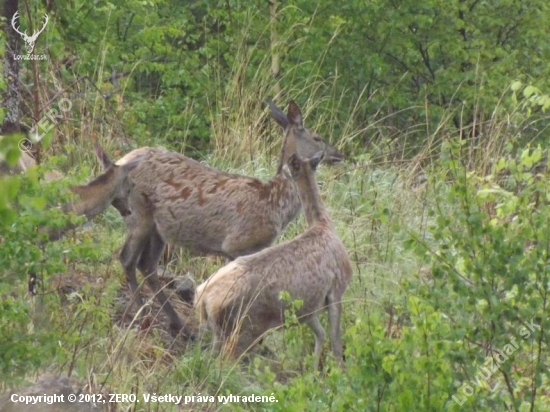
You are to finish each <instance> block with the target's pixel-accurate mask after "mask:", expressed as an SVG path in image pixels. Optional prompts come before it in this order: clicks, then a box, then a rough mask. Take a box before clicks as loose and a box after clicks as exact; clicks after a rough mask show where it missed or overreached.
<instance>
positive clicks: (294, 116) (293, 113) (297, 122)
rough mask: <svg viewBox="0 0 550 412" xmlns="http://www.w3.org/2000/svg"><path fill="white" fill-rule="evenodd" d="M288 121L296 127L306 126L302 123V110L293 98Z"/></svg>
mask: <svg viewBox="0 0 550 412" xmlns="http://www.w3.org/2000/svg"><path fill="white" fill-rule="evenodd" d="M286 117H287V119H288V123H289V124H291V125H292V126H296V127H300V128H301V127H304V125H303V123H302V112H301V111H300V108H299V107H298V105H297V104H296V103H295V102H294V100H291V101H290V103H289V104H288V114H287V116H286Z"/></svg>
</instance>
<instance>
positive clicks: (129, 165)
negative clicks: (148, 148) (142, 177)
mask: <svg viewBox="0 0 550 412" xmlns="http://www.w3.org/2000/svg"><path fill="white" fill-rule="evenodd" d="M148 157H149V156H148V155H141V156H136V157H134V158H133V159H131V160H130V161H128V162H127V163H125V164H123V165H122V166H117V167H121V168H122V170H124V172H126V173H130V172H131V171H132V170H134V169H135V168H136V167H137V166H138V165H139V164H140V163H141V162H143V161H144V160H145V159H146V158H148Z"/></svg>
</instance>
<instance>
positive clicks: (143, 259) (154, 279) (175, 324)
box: [138, 229, 193, 338]
mask: <svg viewBox="0 0 550 412" xmlns="http://www.w3.org/2000/svg"><path fill="white" fill-rule="evenodd" d="M164 246H165V243H164V240H162V238H161V237H160V235H159V233H158V232H157V230H156V229H154V230H153V231H152V232H151V235H150V236H149V238H148V239H147V244H146V247H145V248H144V250H143V252H142V253H141V256H140V258H139V262H138V268H139V270H140V271H141V272H142V273H143V275H144V276H145V279H146V280H147V283H148V284H149V286H150V287H151V289H153V291H154V292H155V297H156V299H157V300H158V302H159V303H160V306H161V308H162V310H164V312H165V313H166V314H167V315H168V317H169V318H170V329H171V330H172V331H173V332H175V333H179V332H180V331H181V332H183V334H184V335H185V336H186V337H188V338H193V334H192V332H191V331H190V329H189V327H188V326H187V325H185V324H184V323H183V322H182V321H181V319H180V317H179V316H178V314H177V313H176V311H175V310H174V307H173V306H172V304H171V303H170V301H169V300H168V298H167V297H166V295H165V294H164V291H163V290H162V288H161V284H160V280H159V278H158V274H157V267H158V261H159V259H160V255H161V254H162V251H163V250H164Z"/></svg>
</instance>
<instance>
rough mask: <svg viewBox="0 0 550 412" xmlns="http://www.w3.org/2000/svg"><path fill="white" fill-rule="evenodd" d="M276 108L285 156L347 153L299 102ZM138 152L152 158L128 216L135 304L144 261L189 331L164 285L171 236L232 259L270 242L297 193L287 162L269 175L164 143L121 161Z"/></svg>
mask: <svg viewBox="0 0 550 412" xmlns="http://www.w3.org/2000/svg"><path fill="white" fill-rule="evenodd" d="M270 107H271V112H272V114H273V117H274V118H275V120H276V121H277V123H278V124H279V125H281V126H282V127H283V129H284V131H285V139H284V142H283V147H282V150H281V162H286V160H287V159H288V158H289V157H290V156H291V155H292V154H294V153H296V152H298V153H299V154H301V155H302V156H310V155H312V154H313V153H316V152H317V151H319V150H326V151H327V152H330V153H331V154H332V159H331V161H330V162H335V161H338V160H341V159H342V157H343V155H342V154H340V153H339V152H338V151H337V150H336V149H335V148H334V147H332V146H330V145H329V144H327V143H325V142H324V141H323V140H322V139H321V138H320V137H319V136H318V135H316V134H315V133H313V132H311V131H309V130H308V129H306V128H304V126H303V124H302V115H301V112H300V109H299V108H298V106H297V105H296V104H295V103H294V102H291V103H290V105H289V110H288V115H285V114H284V113H283V112H282V111H281V110H280V109H278V108H277V107H276V106H275V105H274V104H273V103H272V102H270ZM136 152H137V154H143V153H147V154H148V155H149V158H148V160H147V161H144V162H142V163H141V164H140V166H139V167H137V168H136V170H134V171H133V172H132V173H131V174H130V177H131V179H132V181H133V182H134V185H135V186H134V189H133V190H132V192H131V194H130V197H129V199H128V202H129V204H130V205H131V209H132V215H131V216H130V217H129V218H128V219H127V220H126V223H127V228H128V237H127V239H126V242H125V244H124V247H123V249H122V252H121V255H120V260H121V263H122V265H123V267H124V270H125V273H126V276H127V279H128V281H129V283H130V286H131V287H132V290H133V291H134V293H135V300H136V303H138V304H139V305H141V304H142V301H141V298H140V296H139V290H138V284H137V280H136V267H137V268H138V269H139V270H140V271H141V272H142V273H143V274H144V275H145V276H146V279H147V281H148V282H149V284H150V286H151V287H152V289H153V290H155V291H157V297H158V299H159V301H160V302H161V304H162V305H163V307H164V309H165V311H166V312H167V314H168V315H169V316H170V318H171V328H172V329H173V330H183V332H184V334H186V335H189V334H188V331H187V330H186V328H185V325H184V324H183V323H182V322H181V320H180V319H179V317H178V315H177V314H176V313H175V311H174V310H173V308H172V306H171V305H170V303H169V302H168V301H167V299H166V297H165V296H164V293H163V292H162V291H161V290H159V287H158V286H157V285H158V284H159V282H158V278H157V274H156V272H157V265H158V260H159V257H160V254H161V253H162V250H163V249H164V245H165V243H168V244H173V245H179V246H183V247H186V248H188V249H190V250H192V251H194V252H196V253H199V254H205V253H207V254H217V255H222V256H226V257H228V258H230V259H233V258H236V257H238V256H242V255H246V254H250V253H254V252H257V251H259V250H261V249H263V248H265V247H267V246H269V245H270V244H271V243H272V242H273V241H274V240H275V239H276V238H277V236H279V235H280V234H281V232H282V231H283V230H284V228H285V227H286V226H287V225H288V223H289V222H290V221H291V220H292V219H293V218H294V217H295V216H296V215H297V214H298V212H299V211H300V199H299V196H298V192H297V191H296V188H295V186H294V184H293V183H292V182H291V179H290V180H289V179H288V178H287V177H286V176H285V175H283V173H281V170H280V169H281V168H280V167H279V171H278V172H277V174H276V175H275V176H274V177H273V178H272V179H271V180H270V181H268V182H262V181H260V180H258V179H254V178H251V177H246V176H241V175H237V174H231V173H226V172H222V171H219V170H216V169H213V168H211V167H208V166H206V165H204V164H202V163H199V162H197V161H195V160H193V159H190V158H187V157H185V156H183V155H181V154H179V153H174V152H170V151H168V150H166V149H163V148H141V149H137V150H136V151H134V152H131V153H129V154H128V155H126V156H125V157H123V158H122V159H120V160H119V161H118V162H117V164H121V163H124V162H126V161H127V160H128V159H129V158H132V157H133V156H135V155H136ZM330 162H329V163H330ZM119 210H120V209H119Z"/></svg>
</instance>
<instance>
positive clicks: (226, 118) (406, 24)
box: [0, 0, 550, 411]
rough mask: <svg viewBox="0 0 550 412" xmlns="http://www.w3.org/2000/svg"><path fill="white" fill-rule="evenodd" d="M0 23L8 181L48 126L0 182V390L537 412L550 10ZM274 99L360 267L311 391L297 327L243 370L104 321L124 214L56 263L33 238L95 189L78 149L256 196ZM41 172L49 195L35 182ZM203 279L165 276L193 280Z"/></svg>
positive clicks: (474, 3) (479, 7)
mask: <svg viewBox="0 0 550 412" xmlns="http://www.w3.org/2000/svg"><path fill="white" fill-rule="evenodd" d="M17 10H19V12H20V15H21V18H20V21H19V24H20V25H21V27H22V28H23V29H25V28H27V32H28V33H31V32H33V31H34V30H37V28H38V27H40V25H41V22H42V21H43V20H41V19H42V16H43V15H44V13H47V15H48V16H49V22H48V24H47V26H46V28H45V30H44V31H43V33H42V34H41V35H40V36H39V38H38V41H37V43H36V48H35V50H34V54H38V55H46V56H47V59H45V60H38V61H36V60H32V61H28V60H14V58H13V55H14V54H25V53H24V51H23V50H24V49H22V47H21V46H22V44H23V42H22V39H21V36H20V35H19V34H17V33H14V31H13V29H12V26H11V20H12V17H13V14H14V12H15V11H17ZM2 15H3V19H4V20H3V28H4V30H3V31H2V32H0V35H1V36H2V41H1V42H0V50H1V53H2V55H3V67H2V68H3V77H2V79H0V89H1V91H2V102H3V104H2V106H1V107H0V123H2V134H3V135H4V139H3V140H1V141H0V155H1V156H2V157H3V158H4V159H5V160H6V161H7V162H8V163H9V164H14V163H15V162H16V161H17V158H18V156H19V150H18V149H17V144H18V142H19V141H20V140H21V139H22V138H23V137H25V135H26V133H27V132H28V130H30V129H32V128H33V127H35V126H36V124H37V123H39V122H40V121H41V120H43V119H46V120H45V121H44V122H42V123H40V125H39V126H38V127H39V129H38V130H39V131H41V132H43V133H44V135H45V137H44V138H43V139H42V140H41V141H40V142H39V143H38V144H35V145H34V146H33V147H32V148H31V151H32V152H33V154H34V156H35V157H36V158H37V160H38V161H39V163H40V165H39V166H36V167H33V168H30V169H28V170H27V171H26V172H25V173H22V174H19V175H9V176H4V177H2V178H0V179H1V180H0V296H1V299H0V372H1V379H0V391H4V390H8V389H12V388H16V387H18V386H20V385H23V384H24V383H25V382H29V381H31V382H32V381H34V380H35V379H36V377H37V376H40V375H42V374H44V373H46V372H47V373H54V374H57V373H65V374H68V375H69V376H70V377H71V379H74V380H75V381H78V382H81V383H82V384H83V385H85V386H84V387H85V390H86V391H87V392H89V393H99V392H103V393H133V394H137V395H138V396H141V395H142V394H143V393H153V392H156V393H157V394H169V393H172V394H178V395H199V394H202V395H206V396H211V395H212V396H217V395H227V394H229V393H232V394H234V395H237V394H239V395H250V394H252V393H254V394H260V395H271V394H272V393H273V394H274V396H275V397H276V398H277V399H278V402H277V403H264V404H261V403H258V404H256V403H255V404H242V403H236V404H227V405H222V404H220V403H215V404H212V403H208V402H206V403H202V402H199V403H195V404H193V405H186V406H185V409H186V410H218V409H219V410H225V409H229V410H231V409H234V410H241V409H243V408H245V409H251V410H334V411H339V410H377V411H394V410H395V411H402V410H418V411H432V410H433V411H439V410H443V409H444V410H447V409H448V410H457V411H458V410H483V411H485V410H487V411H502V410H512V411H544V410H550V381H549V378H550V376H549V372H548V371H549V366H550V365H549V364H550V360H549V357H548V344H549V339H548V332H547V331H548V329H549V328H550V321H549V320H548V313H549V312H548V294H549V292H550V256H549V253H550V243H549V240H550V231H548V229H547V228H548V225H549V220H550V207H549V201H550V193H549V190H548V184H547V182H548V175H549V170H548V162H549V158H548V150H547V148H548V125H549V120H550V119H549V116H548V114H547V109H548V108H549V107H550V97H549V96H548V90H549V84H548V79H549V78H550V76H549V75H550V73H549V71H550V65H549V64H548V62H549V61H550V42H549V41H548V39H549V38H550V26H549V25H548V22H550V3H548V2H547V1H546V0H531V1H529V2H525V1H523V0H448V1H440V0H425V1H422V2H418V1H412V0H395V1H391V0H371V1H368V2H365V1H358V0H350V1H346V2H333V1H327V0H316V1H302V0H286V1H279V0H271V1H269V2H247V1H233V0H224V1H219V0H193V1H175V0H172V1H171V0H152V1H141V0H140V1H138V0H128V1H122V0H120V1H116V0H110V1H103V0H98V1H93V2H90V1H84V0H70V1H65V2H61V1H51V0H44V1H38V0H3V9H2ZM269 96H272V97H274V99H275V100H276V102H277V103H278V104H279V105H280V106H285V105H286V104H287V103H288V101H289V100H290V99H294V100H296V101H297V102H298V104H299V105H300V106H301V107H302V109H303V111H304V114H305V118H306V124H307V126H308V127H311V128H312V129H314V130H316V131H318V132H319V133H320V134H321V135H323V136H324V137H325V138H327V139H328V140H330V141H331V143H333V144H335V145H337V146H338V147H339V149H341V150H343V151H344V152H345V153H346V154H347V161H346V162H345V164H343V165H341V166H339V167H336V168H330V169H329V168H322V170H320V172H319V173H318V180H319V182H320V183H321V186H322V193H323V198H324V200H325V201H326V203H327V205H328V207H329V211H330V213H331V216H332V219H333V221H334V222H335V225H336V228H337V230H338V233H339V234H340V236H341V237H342V239H343V241H344V243H345V244H346V246H347V247H348V250H349V252H350V256H351V258H352V260H353V263H354V265H355V273H354V279H353V283H352V285H351V286H350V288H349V290H348V292H347V293H346V295H345V297H346V302H345V306H344V321H343V328H344V333H345V335H344V340H345V345H346V350H345V352H346V362H345V364H346V367H345V369H339V368H337V367H336V366H335V364H334V363H333V361H332V360H331V359H330V356H328V351H327V356H326V357H324V360H323V370H322V372H321V373H320V374H315V373H313V371H312V370H311V365H312V361H311V359H310V357H309V356H304V354H307V355H308V354H310V353H311V352H312V344H313V340H312V336H310V333H309V331H308V330H307V329H306V328H302V327H297V328H288V329H286V328H285V329H284V330H283V331H280V332H275V333H274V334H272V335H271V336H269V339H267V342H266V346H267V347H268V348H269V349H271V352H272V353H271V354H269V353H268V354H264V355H258V356H256V357H255V358H254V359H253V360H252V361H251V362H249V363H228V362H222V361H221V360H220V359H218V358H216V357H215V356H213V355H212V354H211V353H210V352H209V351H208V350H206V349H205V348H207V347H208V343H209V336H208V334H205V335H204V337H203V338H202V339H201V341H200V342H198V343H197V344H196V345H194V346H191V347H187V348H185V347H180V346H178V344H174V343H173V342H170V341H169V340H167V339H166V336H165V334H163V331H162V330H161V324H162V322H159V324H158V325H157V324H155V325H156V326H155V327H153V328H150V329H148V330H146V331H143V330H136V328H135V327H133V326H132V327H130V326H129V325H127V324H124V323H123V322H121V321H120V319H118V318H117V316H116V315H114V314H115V313H117V310H118V309H117V308H118V307H119V306H120V297H121V294H123V291H124V286H123V284H124V281H123V275H122V271H121V268H120V265H119V264H118V262H117V255H118V250H119V248H120V246H121V244H122V239H123V236H124V225H123V223H122V221H121V219H120V217H119V216H118V213H117V212H116V211H114V210H111V209H112V208H111V209H110V210H109V211H108V212H107V213H105V214H104V215H103V216H102V217H101V218H98V219H96V220H95V221H94V222H93V225H92V226H91V227H88V228H85V229H82V230H77V231H75V232H74V233H72V234H71V235H70V236H68V237H65V238H64V239H62V240H60V241H58V242H52V243H48V242H45V241H44V239H43V238H42V239H41V236H43V235H42V234H41V233H42V232H41V231H38V229H37V228H43V227H50V228H54V227H61V226H63V225H64V224H66V223H67V220H70V219H73V220H74V217H67V216H64V215H63V214H62V213H61V212H60V211H59V210H57V209H55V208H51V207H48V206H51V205H56V204H58V203H60V202H62V201H63V200H64V199H66V196H67V186H68V185H69V184H74V183H75V182H77V181H78V182H81V181H84V180H86V179H87V178H90V177H91V176H93V175H97V174H98V173H99V171H100V166H99V165H98V164H97V162H96V160H95V159H94V158H93V143H94V142H95V141H98V142H99V143H100V144H101V145H102V146H103V147H104V148H105V149H106V150H107V151H108V152H109V153H111V155H112V156H113V157H117V156H120V155H122V154H124V153H126V152H128V151H129V150H131V149H133V148H136V147H139V146H144V145H147V146H155V145H162V146H165V147H168V148H171V149H173V150H176V151H179V152H182V153H185V154H186V155H187V156H190V157H194V158H197V159H200V160H203V161H205V162H207V163H208V164H210V165H212V166H214V167H217V168H219V169H222V170H229V171H234V172H238V173H244V174H248V175H251V176H256V177H259V178H263V179H267V178H268V177H269V176H270V175H272V174H273V173H274V170H275V162H276V157H277V153H278V150H279V147H280V143H281V140H282V136H281V132H280V130H279V129H278V127H277V126H276V125H275V124H274V122H273V121H272V120H271V119H270V116H269V113H268V110H267V107H266V105H265V103H264V101H265V99H266V98H267V97H269ZM63 98H64V99H68V100H70V102H71V109H70V110H69V111H63V112H62V111H61V110H59V106H58V105H59V102H60V100H61V99H63ZM52 109H54V110H55V109H57V111H56V112H51V111H50V110H52ZM48 113H49V114H50V117H48ZM52 113H54V114H56V115H59V117H56V115H53V114H52ZM48 125H54V126H55V127H52V128H51V130H47V129H48V128H49V127H48ZM52 169H57V170H61V171H62V172H63V173H64V175H65V178H64V179H63V180H62V181H61V182H44V179H43V176H44V173H45V172H46V171H48V170H52ZM303 228H304V223H303V219H302V218H300V219H299V220H298V221H297V222H294V223H293V224H291V225H290V227H289V228H288V230H287V231H286V233H285V234H284V236H283V237H282V239H288V238H292V237H293V236H295V235H297V234H298V233H300V232H301V231H302V230H303ZM221 264H223V262H222V261H221V260H219V259H215V258H196V257H192V256H189V255H187V254H186V253H185V252H184V251H181V250H179V249H177V248H170V250H169V251H168V253H166V254H165V257H164V265H165V266H166V267H167V268H168V269H169V271H171V272H172V273H175V274H176V275H178V276H179V275H188V276H190V277H191V278H192V279H194V281H196V282H200V281H201V280H202V279H204V278H206V277H207V276H208V275H210V274H211V273H213V272H214V271H215V270H216V268H218V267H219V266H220V265H221ZM29 275H33V276H35V277H36V278H37V279H38V293H37V294H31V293H29V291H28V289H27V279H28V276H29ZM67 284H69V285H71V286H70V287H67ZM75 285H77V286H75ZM289 319H290V320H289V321H288V322H289V323H290V324H292V323H295V319H294V320H293V318H292V316H289ZM325 321H326V319H325ZM526 323H527V324H529V325H531V328H528V327H527V326H526ZM532 325H536V326H532ZM526 328H527V329H526ZM527 332H529V333H527ZM268 352H269V351H268ZM118 407H119V408H120V410H179V407H178V406H175V405H172V406H169V405H166V404H156V403H150V404H144V403H141V404H134V403H132V402H127V403H121V404H119V405H118Z"/></svg>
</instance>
